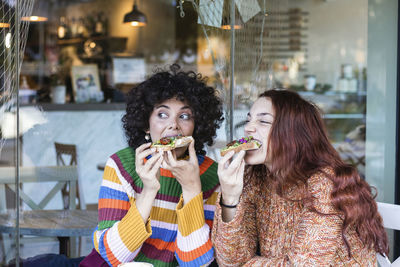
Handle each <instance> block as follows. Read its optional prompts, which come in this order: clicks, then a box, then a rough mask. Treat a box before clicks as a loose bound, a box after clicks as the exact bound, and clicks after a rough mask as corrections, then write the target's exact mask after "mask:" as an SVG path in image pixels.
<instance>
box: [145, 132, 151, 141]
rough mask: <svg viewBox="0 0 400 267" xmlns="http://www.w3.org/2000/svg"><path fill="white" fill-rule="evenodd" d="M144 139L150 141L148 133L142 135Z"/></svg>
mask: <svg viewBox="0 0 400 267" xmlns="http://www.w3.org/2000/svg"><path fill="white" fill-rule="evenodd" d="M144 139H145V140H146V141H150V134H149V133H146V134H145V135H144Z"/></svg>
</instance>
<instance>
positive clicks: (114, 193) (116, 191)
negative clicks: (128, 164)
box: [93, 159, 151, 266]
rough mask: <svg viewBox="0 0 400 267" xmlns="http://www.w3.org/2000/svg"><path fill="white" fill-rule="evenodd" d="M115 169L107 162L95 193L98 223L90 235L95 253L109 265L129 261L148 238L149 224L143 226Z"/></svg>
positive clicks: (110, 160)
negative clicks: (96, 195)
mask: <svg viewBox="0 0 400 267" xmlns="http://www.w3.org/2000/svg"><path fill="white" fill-rule="evenodd" d="M118 174H119V169H118V168H117V166H116V164H115V162H114V161H113V160H112V159H109V160H108V161H107V164H106V167H105V170H104V175H103V181H102V185H101V187H100V194H99V203H98V205H99V224H98V227H97V230H96V231H95V232H94V234H93V243H94V246H95V249H96V250H97V252H98V253H99V254H100V255H101V257H102V258H103V259H104V260H105V261H106V262H107V263H108V264H109V265H110V266H118V264H120V263H122V262H131V261H133V259H134V258H135V257H136V255H137V254H138V253H139V251H140V249H141V246H142V244H143V242H144V241H145V240H146V239H147V238H148V237H150V235H151V225H150V221H147V223H146V224H145V223H144V222H143V219H142V217H141V216H140V213H139V211H138V210H137V208H136V205H135V199H134V197H133V196H132V194H131V196H130V195H129V194H128V193H127V192H126V190H125V189H124V186H123V185H122V182H121V179H119V175H118Z"/></svg>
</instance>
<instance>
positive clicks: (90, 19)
mask: <svg viewBox="0 0 400 267" xmlns="http://www.w3.org/2000/svg"><path fill="white" fill-rule="evenodd" d="M107 35H108V18H107V17H106V16H105V14H104V12H98V13H97V14H95V15H91V14H89V15H87V16H85V17H79V18H75V17H69V18H67V17H66V16H61V17H60V22H59V24H58V27H57V38H58V39H59V43H61V44H63V43H65V44H71V43H72V44H74V42H77V40H79V39H82V38H94V37H99V36H100V37H102V36H107Z"/></svg>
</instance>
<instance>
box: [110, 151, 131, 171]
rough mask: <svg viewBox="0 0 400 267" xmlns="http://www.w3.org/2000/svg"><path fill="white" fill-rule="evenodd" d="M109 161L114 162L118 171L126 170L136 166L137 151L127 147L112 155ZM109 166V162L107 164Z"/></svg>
mask: <svg viewBox="0 0 400 267" xmlns="http://www.w3.org/2000/svg"><path fill="white" fill-rule="evenodd" d="M108 161H112V162H114V165H115V167H116V168H118V169H126V168H127V167H128V168H129V166H132V165H133V166H134V164H135V151H134V150H133V149H132V148H131V147H127V148H124V149H121V150H119V151H118V152H116V153H114V154H112V155H111V156H110V157H109V159H108ZM107 165H108V162H107Z"/></svg>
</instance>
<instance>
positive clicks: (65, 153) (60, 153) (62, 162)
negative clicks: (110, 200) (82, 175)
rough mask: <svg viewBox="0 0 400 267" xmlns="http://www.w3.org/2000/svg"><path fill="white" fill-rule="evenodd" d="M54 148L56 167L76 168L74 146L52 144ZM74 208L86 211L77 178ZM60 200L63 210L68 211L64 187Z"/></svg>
mask: <svg viewBox="0 0 400 267" xmlns="http://www.w3.org/2000/svg"><path fill="white" fill-rule="evenodd" d="M54 147H55V149H56V161H57V165H58V166H76V165H78V156H77V152H76V145H74V144H62V143H57V142H54ZM76 188H77V189H76V200H77V204H76V207H77V208H78V209H86V204H85V201H84V199H83V194H81V187H80V186H79V178H78V180H77V181H76ZM61 194H62V200H63V204H64V209H68V205H69V203H70V199H69V189H68V186H67V185H65V186H64V187H63V188H62V189H61Z"/></svg>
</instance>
